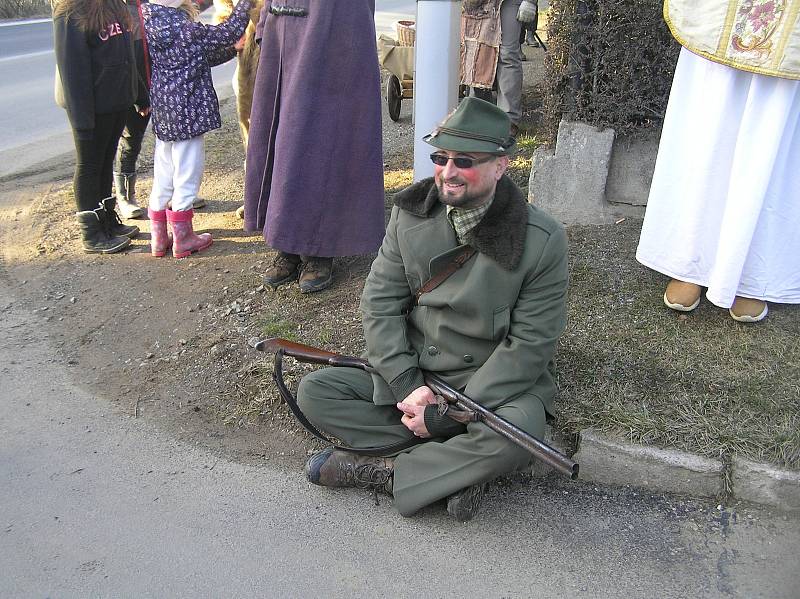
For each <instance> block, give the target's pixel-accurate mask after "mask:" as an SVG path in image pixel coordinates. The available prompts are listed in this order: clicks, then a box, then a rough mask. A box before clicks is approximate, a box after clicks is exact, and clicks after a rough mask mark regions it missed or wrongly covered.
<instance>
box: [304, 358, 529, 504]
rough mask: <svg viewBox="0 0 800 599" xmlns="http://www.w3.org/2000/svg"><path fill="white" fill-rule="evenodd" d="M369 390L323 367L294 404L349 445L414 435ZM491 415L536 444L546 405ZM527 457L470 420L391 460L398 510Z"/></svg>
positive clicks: (356, 376)
mask: <svg viewBox="0 0 800 599" xmlns="http://www.w3.org/2000/svg"><path fill="white" fill-rule="evenodd" d="M372 391H373V386H372V378H371V376H370V375H369V374H368V373H366V372H364V371H362V370H358V369H354V368H325V369H322V370H317V371H315V372H313V373H311V374H309V375H307V376H306V377H304V378H303V379H302V381H301V382H300V386H299V388H298V391H297V400H298V402H299V404H300V407H301V409H302V410H303V412H304V413H305V415H306V416H307V417H308V419H309V420H311V422H313V423H314V424H315V425H316V426H317V427H318V428H320V429H321V430H323V431H325V432H327V433H329V434H331V435H333V436H335V437H337V438H338V439H341V440H342V441H343V442H344V443H346V444H347V445H350V446H351V447H377V446H381V445H389V444H392V443H396V442H398V441H404V440H406V439H409V438H410V437H413V434H412V433H411V431H409V430H408V429H407V428H406V427H405V426H404V425H403V424H402V423H401V422H400V418H401V417H402V412H400V411H399V410H398V409H397V408H396V407H395V406H394V405H388V406H379V405H375V403H374V402H373V401H372ZM472 399H474V400H475V401H478V402H480V398H478V397H474V398H472ZM495 413H496V414H497V415H498V416H502V417H503V418H505V419H506V420H508V421H509V422H511V423H513V424H515V425H516V426H518V427H519V428H521V429H522V430H524V431H527V432H528V433H530V434H531V435H533V436H535V437H537V438H539V439H541V438H542V436H543V434H544V426H545V411H544V407H543V406H542V403H541V401H540V400H539V399H538V398H537V397H535V396H533V395H528V394H523V395H520V396H518V397H515V398H512V399H510V400H509V401H508V402H507V403H506V404H504V405H503V406H502V407H500V408H499V409H498V410H496V411H495ZM530 460H531V455H530V454H529V453H528V452H527V451H525V450H524V449H522V448H520V447H518V446H517V445H515V444H514V443H512V442H511V441H508V440H507V439H505V438H504V437H502V436H500V435H499V434H497V433H496V432H494V431H493V430H491V429H490V428H488V427H487V426H486V425H485V424H483V423H480V422H472V423H470V424H469V425H467V432H466V433H464V434H460V435H456V436H454V437H451V438H449V439H432V440H430V441H428V442H425V443H422V444H420V445H417V446H415V447H413V448H411V449H409V450H407V451H405V452H403V453H401V454H400V455H398V456H397V457H396V459H395V462H394V482H393V495H394V503H395V507H396V508H397V510H398V511H399V512H400V513H401V514H402V515H403V516H410V515H412V514H413V513H414V512H416V511H417V510H419V509H420V508H422V507H424V506H426V505H428V504H430V503H433V502H434V501H437V500H439V499H443V498H445V497H448V496H449V495H452V494H453V493H456V492H457V491H459V490H461V489H463V488H465V487H468V486H470V485H474V484H477V483H484V482H487V481H489V480H492V479H494V478H496V477H498V476H500V475H502V474H507V473H509V472H514V471H516V470H521V469H523V468H525V467H526V466H527V465H528V464H530Z"/></svg>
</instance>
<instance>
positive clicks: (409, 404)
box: [397, 386, 436, 439]
mask: <svg viewBox="0 0 800 599" xmlns="http://www.w3.org/2000/svg"><path fill="white" fill-rule="evenodd" d="M435 403H436V396H435V395H434V394H433V391H431V390H430V388H429V387H425V386H423V387H418V388H417V389H414V391H412V392H411V393H409V394H408V396H407V397H406V398H405V399H404V400H403V401H401V402H398V403H397V409H398V410H400V411H401V412H403V417H402V418H401V419H400V422H402V423H403V425H404V426H405V427H406V428H407V429H408V430H410V431H411V432H412V433H414V434H415V435H416V436H417V437H422V438H423V439H427V438H428V437H430V436H431V434H430V433H429V432H428V428H427V427H426V426H425V406H427V405H429V404H435Z"/></svg>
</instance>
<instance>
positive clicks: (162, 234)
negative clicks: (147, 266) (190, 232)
mask: <svg viewBox="0 0 800 599" xmlns="http://www.w3.org/2000/svg"><path fill="white" fill-rule="evenodd" d="M147 216H148V217H150V253H151V254H152V255H153V256H156V257H158V258H160V257H161V256H166V254H167V250H168V249H169V247H170V246H171V245H172V235H170V234H169V232H168V231H167V211H166V210H158V211H156V210H150V209H149V208H148V210H147Z"/></svg>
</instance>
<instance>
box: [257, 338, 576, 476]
mask: <svg viewBox="0 0 800 599" xmlns="http://www.w3.org/2000/svg"><path fill="white" fill-rule="evenodd" d="M254 347H255V349H257V350H259V351H265V352H273V353H274V352H277V351H279V350H280V351H282V352H283V354H285V355H287V356H291V357H293V358H295V359H296V360H299V361H301V362H309V363H311V364H324V365H327V366H340V367H341V366H343V367H348V368H359V369H361V370H365V371H367V372H373V368H372V366H370V364H369V362H367V361H366V360H364V359H363V358H356V357H353V356H343V355H341V354H337V353H334V352H330V351H326V350H324V349H318V348H316V347H311V346H310V345H303V344H302V343H295V342H294V341H289V340H287V339H279V338H272V339H264V340H262V341H259V342H258V343H256V344H255V346H254ZM423 376H424V378H425V384H426V385H428V387H430V389H431V390H432V391H433V392H434V393H436V394H437V395H440V396H442V397H443V398H444V399H445V400H446V401H447V403H449V404H452V405H454V406H456V407H457V408H459V409H461V410H469V411H471V412H474V413H475V414H476V415H477V418H478V420H480V421H481V422H483V423H484V424H486V426H488V427H489V428H491V429H492V430H493V431H495V432H496V433H498V434H500V435H502V436H504V437H505V438H506V439H508V440H509V441H511V442H513V443H516V444H517V445H519V446H520V447H522V448H523V449H525V450H526V451H528V452H530V453H531V454H532V455H533V456H534V457H535V458H536V459H538V460H540V461H542V462H544V463H545V464H547V465H548V466H551V467H553V468H555V469H556V470H558V471H559V472H561V473H563V474H566V475H567V476H569V477H570V478H571V479H573V480H574V479H576V478H578V471H579V465H578V464H577V463H575V462H574V461H572V460H571V459H570V458H568V457H567V456H565V455H564V454H562V453H560V452H559V451H557V450H556V449H554V448H552V447H550V446H549V445H547V444H546V443H543V442H542V441H540V440H539V439H537V438H536V437H533V436H531V435H529V434H528V433H526V432H525V431H523V430H522V429H521V428H519V427H517V426H515V425H514V424H512V423H510V422H509V421H508V420H506V419H505V418H502V417H500V416H498V415H497V414H495V413H494V412H491V411H489V410H487V409H486V408H484V407H483V406H482V405H480V404H479V403H477V402H475V401H474V400H472V399H470V398H469V397H467V396H466V395H464V394H463V393H461V392H460V391H457V390H456V389H453V388H452V387H451V386H450V385H448V384H447V383H446V382H445V381H443V380H442V379H441V378H440V377H438V376H437V375H436V374H434V373H432V372H426V371H423Z"/></svg>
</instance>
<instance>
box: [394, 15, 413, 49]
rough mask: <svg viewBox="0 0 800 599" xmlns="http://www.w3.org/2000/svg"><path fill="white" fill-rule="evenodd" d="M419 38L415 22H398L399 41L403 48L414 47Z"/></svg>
mask: <svg viewBox="0 0 800 599" xmlns="http://www.w3.org/2000/svg"><path fill="white" fill-rule="evenodd" d="M416 38H417V25H416V23H415V22H414V21H397V41H398V42H399V43H400V45H401V46H413V45H414V41H415V40H416Z"/></svg>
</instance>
